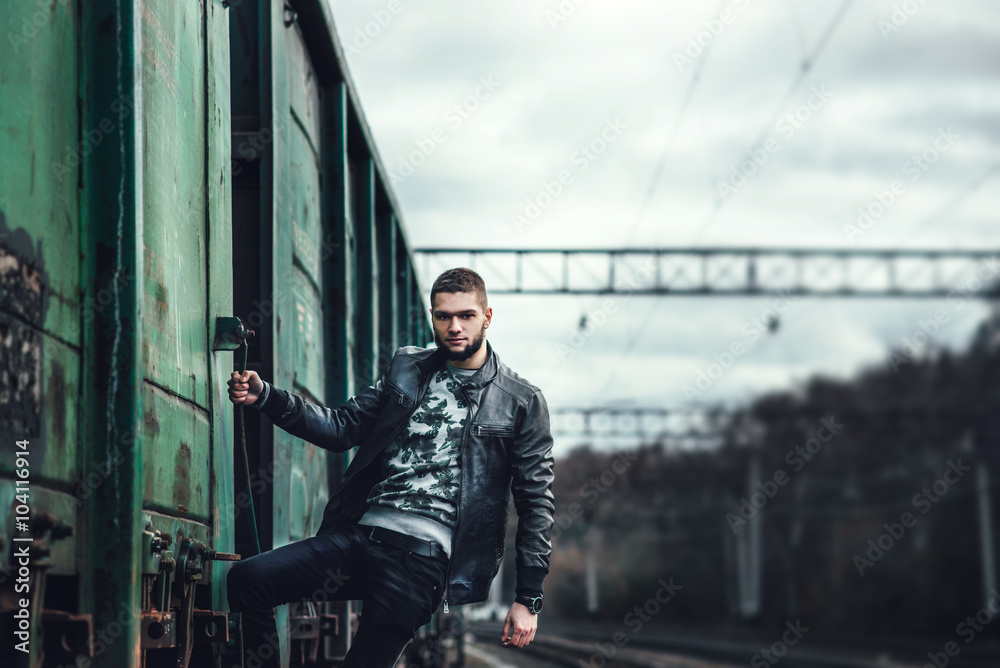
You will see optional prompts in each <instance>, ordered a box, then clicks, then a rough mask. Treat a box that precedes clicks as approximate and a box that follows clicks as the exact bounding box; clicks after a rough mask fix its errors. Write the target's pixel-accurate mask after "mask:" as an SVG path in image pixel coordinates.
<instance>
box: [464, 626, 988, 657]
mask: <svg viewBox="0 0 1000 668" xmlns="http://www.w3.org/2000/svg"><path fill="white" fill-rule="evenodd" d="M501 628H502V625H501V624H498V623H489V622H479V623H474V624H472V625H471V626H470V630H471V632H472V633H473V634H475V636H476V638H477V639H481V640H485V641H487V642H492V641H494V640H495V639H496V638H498V637H499V636H500V631H501ZM616 632H617V633H618V636H617V637H616V636H615V633H616ZM616 638H617V641H618V642H617V644H616V643H615V642H614V641H613V640H614V639H616ZM776 645H778V643H776V642H767V641H763V640H761V639H753V638H740V639H733V638H721V637H708V636H705V635H698V634H695V633H690V634H687V633H680V632H677V631H676V630H675V631H663V630H657V632H656V634H655V635H654V634H653V633H650V632H647V633H640V634H631V635H629V634H625V633H622V628H621V626H620V625H600V624H596V625H595V624H566V623H558V622H552V623H548V624H546V625H545V626H544V627H543V628H542V631H541V632H540V633H538V634H537V635H536V636H535V640H534V641H533V642H532V643H531V645H529V646H528V647H527V648H525V649H524V650H520V651H523V652H526V653H528V654H531V655H532V656H536V657H539V658H543V659H545V660H547V661H549V662H551V663H552V664H554V665H560V666H573V667H574V668H580V667H581V666H592V667H593V668H617V667H619V666H638V667H640V668H661V667H670V668H723V667H725V668H728V667H732V666H747V665H749V666H751V667H752V668H770V667H771V666H774V665H776V664H778V663H780V664H781V667H782V668H922V667H923V666H924V665H925V664H928V663H929V661H930V660H929V658H928V655H927V653H928V652H932V653H935V652H941V651H942V649H943V646H944V643H940V644H926V645H925V644H924V643H913V644H912V645H908V646H895V647H893V648H891V649H880V648H876V647H874V646H861V645H850V646H848V645H844V644H836V645H835V644H832V643H829V642H822V643H821V642H814V643H810V642H808V641H806V640H804V641H803V642H802V643H801V644H798V643H796V644H794V645H790V646H777V647H776ZM771 648H775V649H777V652H776V653H774V654H769V655H765V654H764V653H763V652H762V650H765V649H771ZM779 654H780V656H779ZM942 656H943V655H942ZM944 658H945V659H947V660H948V663H947V665H948V667H949V668H996V666H998V665H1000V651H998V650H997V648H996V646H995V645H990V646H984V645H980V646H973V647H969V648H966V649H965V651H964V652H963V653H962V654H961V655H960V656H958V657H955V658H952V657H946V656H945V657H944Z"/></svg>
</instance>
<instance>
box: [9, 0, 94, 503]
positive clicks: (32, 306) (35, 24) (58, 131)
mask: <svg viewBox="0 0 1000 668" xmlns="http://www.w3.org/2000/svg"><path fill="white" fill-rule="evenodd" d="M77 28H78V18H77V16H76V5H75V4H69V5H65V4H59V5H57V6H52V7H48V6H37V5H27V4H23V3H3V4H2V5H0V34H2V35H3V36H4V39H3V41H2V43H0V61H2V62H3V76H2V77H0V99H2V100H3V104H2V105H0V138H2V140H0V143H2V144H3V152H2V154H0V374H2V375H0V390H2V391H0V438H2V440H0V454H2V455H3V456H0V478H2V477H9V476H10V475H11V474H12V470H13V469H12V466H13V463H14V462H13V456H12V455H13V447H14V445H13V442H14V440H15V439H23V438H29V439H30V440H31V446H32V448H31V449H32V456H31V467H32V482H33V483H35V484H36V485H40V484H46V483H49V482H61V483H65V484H66V485H73V484H74V483H75V481H76V478H77V470H78V461H77V456H78V450H77V447H78V443H79V433H78V431H77V428H78V424H79V421H78V419H77V411H78V407H79V403H78V398H79V396H80V392H79V366H80V362H79V353H80V319H81V299H80V213H79V202H78V196H77V185H78V176H79V174H78V167H79V164H80V159H81V158H82V157H83V153H84V152H89V151H90V149H91V145H92V143H93V142H99V141H100V140H101V136H102V134H103V131H102V130H101V129H100V128H97V129H96V130H95V131H94V132H91V133H88V134H87V135H85V137H86V138H85V141H84V143H82V144H81V143H80V132H79V121H78V114H77V105H76V101H77V80H78V77H79V73H78V68H79V61H78V57H77V52H76V37H77V35H76V33H77ZM40 109H44V110H45V112H44V113H40V112H39V110H40ZM95 306H96V303H95Z"/></svg>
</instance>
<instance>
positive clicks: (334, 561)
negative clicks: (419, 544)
mask: <svg viewBox="0 0 1000 668" xmlns="http://www.w3.org/2000/svg"><path fill="white" fill-rule="evenodd" d="M369 532H370V528H369V531H368V532H366V531H365V527H362V526H357V525H356V526H351V527H346V528H344V529H341V530H339V531H337V532H335V533H332V534H328V535H323V536H315V537H313V538H306V539H305V540H301V541H298V542H297V543H292V544H291V545H285V546H284V547H279V548H277V549H275V550H271V551H269V552H265V553H263V554H259V555H257V556H255V557H250V558H249V559H247V560H246V561H238V562H236V563H235V564H233V566H232V568H231V569H230V571H229V576H228V579H227V580H226V584H227V587H228V596H229V608H230V610H233V611H238V612H241V613H243V643H244V657H245V658H244V661H245V665H246V666H247V668H258V667H260V668H278V666H280V661H279V656H278V643H277V637H278V636H277V632H276V627H275V622H274V607H275V606H277V605H281V604H282V603H290V602H292V601H303V600H311V599H313V598H316V597H318V598H319V600H329V601H340V600H361V601H363V609H362V614H361V623H360V624H359V626H358V632H357V633H356V634H355V635H354V639H353V642H352V644H351V649H350V651H349V652H348V654H347V658H346V660H345V661H344V663H342V664H341V666H342V667H343V668H354V667H362V666H363V667H364V668H391V666H392V665H393V664H394V663H395V662H396V659H398V658H399V655H400V654H401V653H402V651H403V648H404V647H406V643H407V642H409V641H410V640H411V639H412V638H413V636H414V633H415V632H416V630H417V629H418V628H419V627H421V626H423V625H424V624H426V623H427V622H428V621H430V618H431V614H433V612H434V610H436V609H437V606H438V604H439V603H440V602H441V599H442V598H443V596H444V584H445V582H444V580H445V572H446V570H447V566H448V561H447V559H446V558H445V557H444V556H441V557H440V558H439V559H435V558H433V557H425V556H423V555H420V554H414V553H412V552H407V551H406V550H402V549H400V548H398V547H393V546H391V545H385V544H381V543H375V542H372V541H370V540H369V539H368V533H369ZM341 628H342V629H345V628H349V626H348V625H347V624H346V623H344V624H342V625H341Z"/></svg>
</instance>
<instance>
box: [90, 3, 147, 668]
mask: <svg viewBox="0 0 1000 668" xmlns="http://www.w3.org/2000/svg"><path fill="white" fill-rule="evenodd" d="M79 6H80V8H81V12H82V13H81V17H80V19H81V21H80V25H81V31H80V33H81V53H82V54H83V60H82V63H81V65H82V68H81V80H80V98H81V100H82V108H81V119H82V126H83V128H95V127H97V128H99V127H100V124H101V123H102V122H103V121H105V119H107V121H108V122H109V123H113V124H114V131H113V132H108V133H107V134H105V135H104V137H103V139H102V141H101V142H100V144H98V145H97V146H96V147H94V148H93V150H92V151H90V153H89V155H87V156H85V159H84V160H83V163H82V164H83V169H82V199H81V216H82V235H81V238H82V240H83V243H82V247H83V251H84V258H85V264H84V268H83V276H84V284H83V288H84V294H83V298H84V303H87V301H86V300H88V299H95V298H97V296H98V295H99V294H100V292H101V291H102V290H109V291H110V293H111V298H110V301H109V303H108V305H107V307H106V308H103V309H99V310H97V312H96V313H95V316H94V318H93V319H91V320H89V321H88V320H86V319H84V324H85V327H84V331H83V338H82V341H81V344H82V346H81V347H82V350H85V351H87V357H86V360H85V363H84V366H83V377H82V383H81V387H82V392H81V396H82V397H83V398H84V401H85V404H84V406H85V407H84V410H83V411H82V417H83V420H84V424H85V426H84V428H83V430H82V431H83V434H84V439H83V440H84V442H85V443H86V444H87V448H86V450H85V452H84V453H83V454H84V457H83V462H84V467H83V469H84V470H89V469H90V467H91V466H92V465H97V466H100V465H104V464H108V463H111V462H113V463H114V467H113V471H112V473H111V475H108V476H107V478H105V480H104V481H103V483H102V484H100V485H99V486H98V487H97V488H96V489H95V490H94V493H93V494H92V495H91V496H90V497H89V499H88V501H87V503H86V504H85V506H84V513H83V518H82V524H83V527H82V530H81V532H80V535H81V536H85V537H86V542H85V543H84V544H83V545H82V549H81V554H80V557H81V570H82V573H83V577H82V579H81V608H82V609H83V610H86V611H91V612H93V614H94V628H95V629H106V628H108V627H109V625H110V624H112V623H115V622H117V620H118V617H119V615H120V614H121V611H122V610H123V609H125V610H136V609H138V606H139V602H140V597H139V584H140V559H139V555H140V509H141V506H142V496H141V490H140V483H141V479H142V475H141V472H142V468H143V467H142V448H141V445H142V434H141V431H142V393H141V391H140V390H141V386H142V361H141V356H140V344H141V336H142V292H141V283H140V282H139V281H137V280H132V281H126V282H125V283H124V284H123V285H122V287H121V289H116V288H115V286H116V285H118V284H120V282H121V280H122V278H123V277H136V276H138V275H139V274H140V272H141V271H142V248H141V243H142V238H143V236H142V235H143V202H142V196H143V193H142V186H141V181H140V180H139V175H140V174H141V173H142V165H143V159H142V151H143V138H142V124H141V119H139V118H137V117H136V115H135V114H133V113H131V112H132V109H131V107H129V106H128V105H127V101H128V99H129V98H130V97H131V99H132V100H133V101H134V100H135V95H137V94H138V92H139V91H141V90H142V81H141V75H142V68H141V67H140V62H139V59H140V58H141V56H140V54H141V49H142V46H141V44H142V42H141V35H140V34H139V33H138V32H137V30H136V28H135V26H137V25H138V16H137V15H136V11H137V9H138V6H139V5H138V3H134V2H129V1H127V0H95V1H93V2H87V3H80V5H79ZM138 632H139V628H138V624H127V625H125V626H124V627H123V629H122V633H121V635H120V636H119V637H118V638H117V639H116V641H115V642H112V643H107V646H106V648H105V651H104V652H103V653H102V654H101V655H100V656H99V657H95V660H94V663H93V664H92V665H94V666H97V667H98V668H105V667H107V668H111V667H120V666H134V665H137V664H138V661H139V643H138Z"/></svg>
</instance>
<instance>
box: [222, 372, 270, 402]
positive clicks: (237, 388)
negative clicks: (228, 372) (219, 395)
mask: <svg viewBox="0 0 1000 668" xmlns="http://www.w3.org/2000/svg"><path fill="white" fill-rule="evenodd" d="M228 385H229V400H230V401H231V402H233V403H234V404H237V405H247V406H249V405H250V404H252V403H253V402H255V401H257V398H258V397H260V393H261V392H263V391H264V381H262V380H261V379H260V376H258V375H257V372H256V371H244V372H243V374H242V375H240V373H239V372H238V371H234V372H233V375H232V376H230V377H229V383H228Z"/></svg>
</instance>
